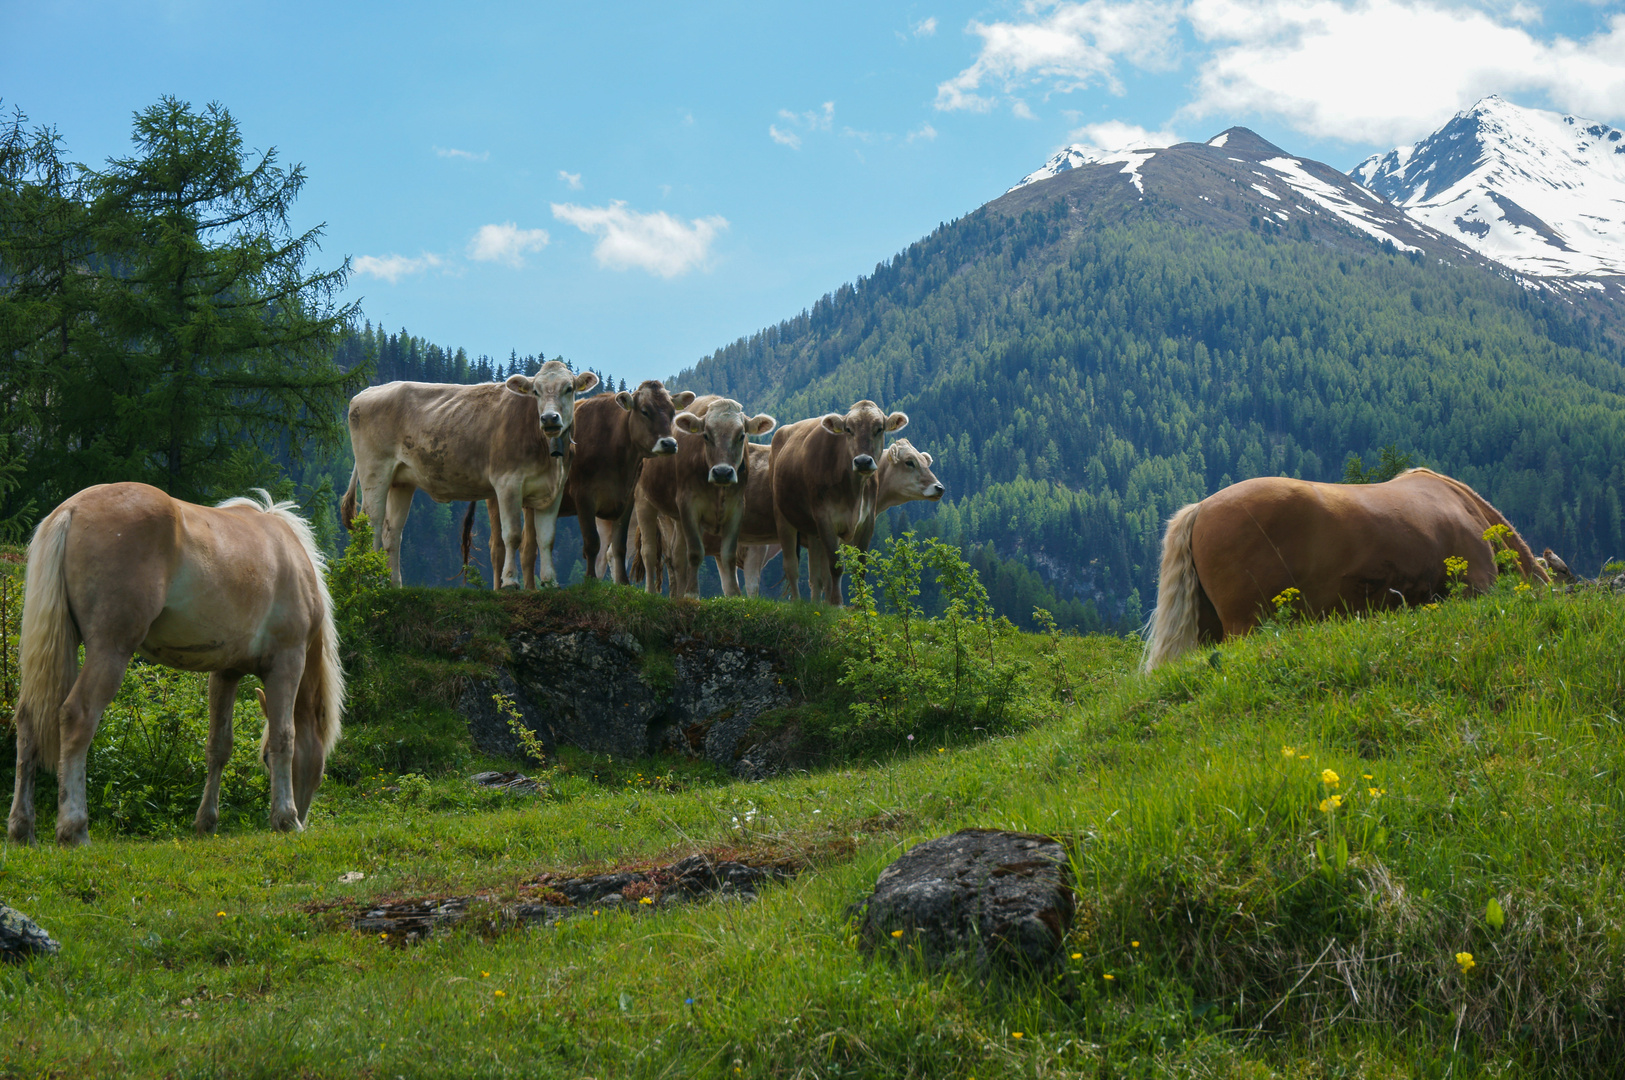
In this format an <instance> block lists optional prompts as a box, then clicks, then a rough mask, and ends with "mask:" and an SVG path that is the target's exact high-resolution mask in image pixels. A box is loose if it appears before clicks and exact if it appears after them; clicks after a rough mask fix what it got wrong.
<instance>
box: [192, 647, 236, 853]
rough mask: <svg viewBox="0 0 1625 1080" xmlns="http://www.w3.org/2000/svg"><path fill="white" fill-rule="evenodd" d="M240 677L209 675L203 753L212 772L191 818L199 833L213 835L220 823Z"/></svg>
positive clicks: (218, 672) (222, 673) (225, 674)
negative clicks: (222, 785) (222, 784)
mask: <svg viewBox="0 0 1625 1080" xmlns="http://www.w3.org/2000/svg"><path fill="white" fill-rule="evenodd" d="M241 678H242V676H240V675H234V674H228V673H226V672H223V671H216V672H212V673H210V675H209V747H208V750H207V752H206V753H205V755H204V756H205V759H206V762H207V764H208V767H209V775H208V779H207V780H205V781H204V782H203V801H202V802H201V803H199V804H198V808H197V818H196V820H194V821H193V822H192V828H193V830H194V831H195V832H196V833H197V834H198V835H199V836H211V835H213V834H214V827H215V826H216V825H218V824H219V823H220V774H221V773H223V772H224V771H225V769H226V762H228V761H230V760H231V710H232V707H233V706H235V705H236V704H237V683H238V681H239V680H240V679H241Z"/></svg>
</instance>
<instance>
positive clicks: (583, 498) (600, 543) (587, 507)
mask: <svg viewBox="0 0 1625 1080" xmlns="http://www.w3.org/2000/svg"><path fill="white" fill-rule="evenodd" d="M582 486H583V487H585V486H586V485H582ZM576 523H577V524H578V525H580V526H581V561H582V563H583V564H585V566H586V574H587V576H588V577H590V578H595V577H598V576H599V575H600V574H602V573H603V566H602V560H600V558H599V555H600V553H603V554H604V555H607V554H608V552H609V545H608V544H605V543H604V535H603V534H604V530H603V529H601V528H599V526H598V502H597V500H595V499H594V498H593V497H592V492H590V491H580V492H577V493H576Z"/></svg>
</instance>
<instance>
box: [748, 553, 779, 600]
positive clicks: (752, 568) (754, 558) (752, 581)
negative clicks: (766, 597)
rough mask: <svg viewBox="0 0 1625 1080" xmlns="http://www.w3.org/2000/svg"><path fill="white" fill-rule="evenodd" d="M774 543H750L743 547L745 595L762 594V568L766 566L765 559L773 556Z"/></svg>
mask: <svg viewBox="0 0 1625 1080" xmlns="http://www.w3.org/2000/svg"><path fill="white" fill-rule="evenodd" d="M775 546H776V545H773V544H751V545H750V546H749V547H747V548H745V569H744V574H745V595H746V596H752V597H755V596H761V595H762V570H763V569H764V568H766V566H767V561H768V560H769V559H771V558H772V557H773V551H774V548H775Z"/></svg>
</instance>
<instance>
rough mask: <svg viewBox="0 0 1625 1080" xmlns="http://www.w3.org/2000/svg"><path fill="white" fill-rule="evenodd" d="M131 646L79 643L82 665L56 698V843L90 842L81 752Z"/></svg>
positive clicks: (85, 751) (115, 686)
mask: <svg viewBox="0 0 1625 1080" xmlns="http://www.w3.org/2000/svg"><path fill="white" fill-rule="evenodd" d="M134 651H135V650H134V649H128V650H125V649H117V648H111V647H109V646H107V645H104V644H94V645H92V644H87V645H86V646H85V666H84V668H83V670H81V671H80V672H79V678H77V679H76V680H74V683H73V689H72V690H71V691H69V692H68V700H66V701H64V702H63V703H62V712H61V713H60V721H59V723H60V727H59V730H60V731H61V739H62V750H61V754H62V756H61V758H60V761H59V764H58V766H57V783H58V787H57V793H56V842H57V843H58V844H60V845H61V846H63V847H75V846H77V845H79V844H88V843H90V809H89V807H88V806H87V805H86V803H85V756H86V755H87V754H88V753H90V741H91V740H92V739H94V738H95V737H96V728H97V727H99V726H100V725H101V722H102V712H103V711H104V710H105V709H106V708H107V706H108V703H109V702H111V701H112V700H113V696H114V695H115V694H117V693H118V687H119V683H120V682H121V681H122V680H123V679H124V669H125V668H127V667H129V666H130V656H131V655H132V654H133V653H134Z"/></svg>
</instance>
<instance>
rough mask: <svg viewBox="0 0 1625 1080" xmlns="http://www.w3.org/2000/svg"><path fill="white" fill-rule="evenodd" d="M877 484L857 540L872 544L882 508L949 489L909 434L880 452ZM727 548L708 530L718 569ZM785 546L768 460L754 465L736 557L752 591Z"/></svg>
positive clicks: (937, 496)
mask: <svg viewBox="0 0 1625 1080" xmlns="http://www.w3.org/2000/svg"><path fill="white" fill-rule="evenodd" d="M758 451H760V452H761V454H762V455H763V456H764V457H770V456H771V449H770V448H769V447H766V446H758V445H756V444H752V445H751V447H750V452H751V453H753V454H754V453H756V452H758ZM875 488H876V496H875V508H874V511H873V512H871V513H869V514H868V515H866V516H867V519H868V521H869V529H868V532H867V533H865V534H863V535H861V536H860V537H859V538H858V540H859V542H858V544H857V546H859V547H862V548H868V546H869V541H870V540H871V539H872V538H873V534H874V521H875V517H876V515H877V514H879V513H881V512H882V511H885V510H890V509H891V508H892V507H894V506H901V505H903V504H904V503H907V502H916V501H919V500H922V499H923V500H929V501H931V502H936V501H937V500H938V499H941V498H942V493H943V490H944V488H943V486H942V482H941V481H939V480H938V479H937V478H936V475H935V474H934V473H933V472H932V471H931V455H930V454H927V453H925V452H924V451H921V450H916V449H915V448H914V447H913V445H912V444H911V443H910V442H909V441H908V440H907V439H898V440H897V441H896V442H894V443H892V444H891V445H890V446H888V447H887V448H886V450H885V452H884V453H882V454H881V455H880V469H879V471H878V472H877V473H876V485H875ZM721 550H722V547H721V538H720V537H717V536H715V535H712V534H709V533H708V534H706V537H705V553H706V554H707V555H710V556H713V557H715V558H716V559H717V573H718V575H721V574H723V573H724V571H723V568H722V559H721V556H720V552H721ZM779 550H780V548H779V537H778V524H777V522H776V521H775V520H774V516H773V478H772V470H771V466H770V463H769V462H767V461H764V462H762V463H761V467H760V468H757V467H755V466H753V467H752V469H751V474H750V480H749V482H748V483H747V485H746V487H745V516H744V520H743V521H741V522H740V526H739V555H738V557H737V559H736V562H737V572H738V573H739V574H740V575H741V576H742V577H743V578H744V585H745V595H746V596H760V595H761V592H762V570H763V569H764V568H765V567H766V566H767V564H768V563H769V562H771V561H772V560H773V556H775V555H777V554H779ZM798 569H799V567H798Z"/></svg>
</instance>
